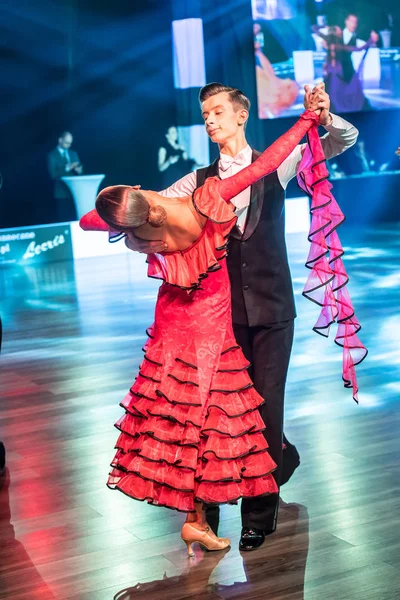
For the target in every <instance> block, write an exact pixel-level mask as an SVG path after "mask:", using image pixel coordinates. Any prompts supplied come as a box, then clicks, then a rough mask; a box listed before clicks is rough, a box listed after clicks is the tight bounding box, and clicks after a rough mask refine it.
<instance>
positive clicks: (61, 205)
mask: <svg viewBox="0 0 400 600" xmlns="http://www.w3.org/2000/svg"><path fill="white" fill-rule="evenodd" d="M73 139H74V138H73V137H72V134H71V133H70V132H69V131H64V132H63V133H62V134H61V135H60V137H59V138H58V144H57V147H56V148H54V150H52V151H51V152H49V154H48V157H47V168H48V171H49V175H50V177H51V179H52V180H53V181H54V199H55V201H56V210H57V221H58V222H59V223H63V222H64V221H74V220H76V218H77V217H76V210H75V206H74V202H73V199H72V196H71V193H70V191H69V189H68V187H67V186H66V185H65V183H64V182H63V181H62V180H61V177H65V176H71V175H81V174H82V172H83V167H82V165H81V162H80V160H79V156H78V153H77V152H75V150H72V149H71V146H72V142H73Z"/></svg>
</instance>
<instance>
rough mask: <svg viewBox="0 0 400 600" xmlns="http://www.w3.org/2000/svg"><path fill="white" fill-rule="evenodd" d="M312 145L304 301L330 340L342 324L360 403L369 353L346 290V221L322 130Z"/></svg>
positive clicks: (306, 186) (306, 170)
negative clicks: (359, 371)
mask: <svg viewBox="0 0 400 600" xmlns="http://www.w3.org/2000/svg"><path fill="white" fill-rule="evenodd" d="M307 142H308V143H307V145H306V148H305V151H304V153H303V157H302V160H301V162H300V165H299V167H298V171H297V180H298V183H299V186H300V187H301V189H302V190H304V191H305V192H306V193H307V194H308V195H309V196H310V198H311V209H310V212H311V225H310V232H309V235H308V240H309V241H310V243H311V246H310V251H309V253H308V257H307V261H306V267H307V268H308V269H310V274H309V276H308V278H307V281H306V284H305V286H304V290H303V296H305V297H306V298H308V299H309V300H311V301H312V302H315V304H318V305H319V306H320V307H321V312H320V314H319V317H318V319H317V321H316V323H315V325H314V327H313V329H314V331H315V332H316V333H319V334H321V335H323V336H325V337H328V336H329V331H330V328H331V325H333V324H334V323H337V325H338V327H337V332H336V336H335V343H336V344H338V345H339V346H341V347H342V348H343V369H342V377H343V381H344V386H345V387H347V388H352V389H353V398H354V400H355V401H356V402H358V384H357V377H356V370H355V367H356V365H358V364H360V363H361V362H362V361H363V360H364V358H365V357H366V356H367V354H368V350H367V349H366V347H365V346H364V345H363V344H362V342H361V341H360V339H359V337H358V335H357V334H358V332H359V330H360V329H361V326H360V324H359V322H358V320H357V318H356V316H355V314H354V308H353V304H352V302H351V299H350V294H349V292H348V290H347V287H346V286H347V283H348V281H349V277H348V275H347V273H346V269H345V267H344V264H343V260H342V256H343V254H344V252H343V248H342V245H341V243H340V239H339V236H338V233H337V228H338V227H339V226H340V225H341V224H342V223H343V221H344V215H343V213H342V211H341V210H340V208H339V205H338V203H337V202H336V200H335V198H334V197H333V195H332V192H331V188H332V185H331V184H330V183H329V181H328V169H327V168H326V164H325V156H324V152H323V149H322V145H321V141H320V138H319V135H318V128H317V127H312V128H311V129H310V130H309V132H308V134H307Z"/></svg>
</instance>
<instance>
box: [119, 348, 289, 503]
mask: <svg viewBox="0 0 400 600" xmlns="http://www.w3.org/2000/svg"><path fill="white" fill-rule="evenodd" d="M162 355H163V348H162V339H160V340H158V341H154V340H151V339H150V340H149V342H148V343H147V344H146V347H145V357H144V360H143V362H142V365H141V367H140V372H139V375H138V377H137V378H136V381H135V383H134V385H133V386H132V388H131V390H130V392H129V393H128V394H127V396H126V397H125V398H124V400H123V401H122V403H121V406H122V407H123V408H124V409H125V411H126V412H125V415H124V416H122V417H121V418H120V419H119V421H118V422H117V423H116V427H117V428H118V429H119V430H120V431H121V434H120V436H119V438H118V440H117V444H116V449H117V453H116V455H115V457H114V460H113V461H112V465H111V466H112V467H113V469H112V471H111V473H110V476H109V480H108V485H109V487H111V488H118V489H119V490H121V491H122V492H124V493H125V494H127V495H129V496H131V497H133V498H136V499H138V500H147V501H148V502H150V503H152V504H157V505H162V506H167V507H169V508H175V509H177V510H181V511H193V510H194V499H195V498H196V499H198V500H199V501H202V502H207V503H218V504H220V503H235V502H237V500H238V499H239V498H241V497H244V496H258V495H261V494H266V493H275V492H277V486H276V483H275V480H274V478H273V477H272V476H271V473H272V471H273V470H274V469H275V467H276V465H275V463H274V461H273V460H272V459H271V457H270V455H269V453H268V445H267V442H266V441H265V438H264V435H263V433H262V432H263V430H264V427H265V426H264V423H263V421H262V419H261V417H260V414H259V412H258V407H259V405H260V404H261V403H262V401H263V400H262V398H261V396H260V395H259V394H258V393H257V392H256V391H255V389H254V387H253V385H252V383H251V380H250V378H249V376H248V373H247V367H248V363H247V361H246V360H245V358H244V356H243V353H242V351H241V349H240V348H239V347H238V346H237V344H236V342H235V340H234V339H229V340H228V341H227V342H226V344H225V346H224V349H223V351H222V353H221V356H220V363H219V369H218V371H217V372H216V373H215V374H214V376H213V379H212V382H211V388H210V392H209V394H208V399H207V401H206V403H205V405H204V406H203V405H202V403H201V400H200V394H199V393H198V388H199V383H198V380H197V367H196V356H195V355H194V352H193V350H191V348H190V345H189V346H188V348H187V352H186V353H185V354H184V355H183V356H180V357H176V358H175V364H174V366H173V368H172V369H165V368H164V366H163V363H162Z"/></svg>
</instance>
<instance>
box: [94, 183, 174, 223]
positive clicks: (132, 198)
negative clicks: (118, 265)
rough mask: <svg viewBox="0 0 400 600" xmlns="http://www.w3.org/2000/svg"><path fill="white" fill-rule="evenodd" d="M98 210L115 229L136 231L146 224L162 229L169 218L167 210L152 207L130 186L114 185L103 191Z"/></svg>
mask: <svg viewBox="0 0 400 600" xmlns="http://www.w3.org/2000/svg"><path fill="white" fill-rule="evenodd" d="M96 210H97V212H98V213H99V215H100V217H101V218H102V219H103V220H104V221H105V222H106V223H107V224H108V225H109V226H110V227H112V228H113V229H115V230H119V229H123V230H124V229H135V228H136V227H140V226H141V225H144V224H145V223H149V224H150V225H152V226H153V227H162V225H164V223H165V220H166V218H167V213H166V211H165V208H163V207H162V206H154V207H153V206H150V204H149V202H148V201H147V200H146V198H145V196H144V194H143V193H142V192H141V191H139V190H136V189H133V188H132V187H130V186H128V185H112V186H110V187H107V188H104V190H101V192H100V193H99V195H98V196H97V199H96Z"/></svg>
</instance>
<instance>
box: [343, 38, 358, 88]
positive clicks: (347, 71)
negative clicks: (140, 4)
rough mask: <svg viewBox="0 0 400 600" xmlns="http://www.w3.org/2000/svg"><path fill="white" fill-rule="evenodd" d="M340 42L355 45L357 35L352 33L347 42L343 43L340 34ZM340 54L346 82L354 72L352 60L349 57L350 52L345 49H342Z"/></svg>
mask: <svg viewBox="0 0 400 600" xmlns="http://www.w3.org/2000/svg"><path fill="white" fill-rule="evenodd" d="M342 43H343V45H344V46H357V35H356V34H355V33H353V35H352V36H351V38H350V40H349V41H348V43H347V44H345V43H344V39H343V36H342ZM340 56H341V63H342V69H343V79H344V80H345V81H346V82H347V83H348V82H349V81H350V80H351V78H352V77H353V75H354V73H355V70H354V66H353V60H352V58H351V52H346V51H345V50H342V51H341V53H340Z"/></svg>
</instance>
